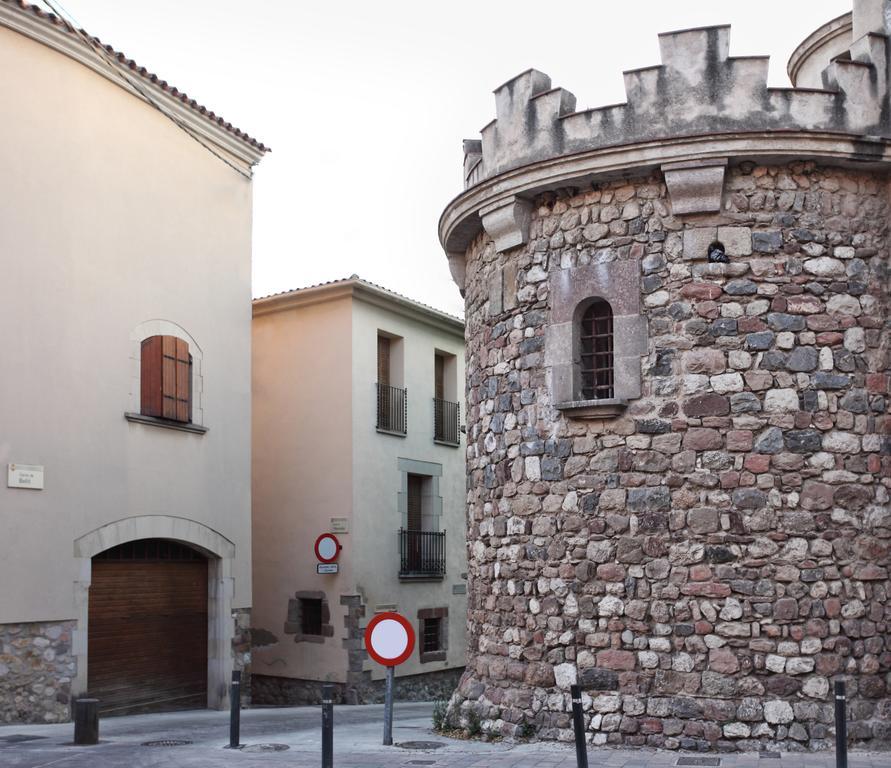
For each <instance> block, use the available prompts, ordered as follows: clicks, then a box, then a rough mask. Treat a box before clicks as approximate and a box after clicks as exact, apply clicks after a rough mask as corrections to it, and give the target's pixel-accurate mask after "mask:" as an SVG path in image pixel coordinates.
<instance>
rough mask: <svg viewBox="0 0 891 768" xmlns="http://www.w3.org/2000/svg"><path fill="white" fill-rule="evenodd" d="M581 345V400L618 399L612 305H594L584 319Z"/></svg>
mask: <svg viewBox="0 0 891 768" xmlns="http://www.w3.org/2000/svg"><path fill="white" fill-rule="evenodd" d="M579 342H580V345H579V373H580V384H581V399H583V400H604V399H608V398H612V397H614V396H615V395H614V386H613V378H614V368H615V366H614V339H613V310H612V307H611V306H610V305H609V302H607V301H604V300H603V299H594V300H593V301H591V303H590V304H589V305H588V307H587V308H586V309H585V311H584V313H583V314H582V316H581V319H580V328H579Z"/></svg>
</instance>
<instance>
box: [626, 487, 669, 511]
mask: <svg viewBox="0 0 891 768" xmlns="http://www.w3.org/2000/svg"><path fill="white" fill-rule="evenodd" d="M670 508H671V496H670V494H669V492H668V488H664V487H662V486H659V487H656V488H629V489H628V509H630V510H631V511H632V512H667V511H668V510H669V509H670Z"/></svg>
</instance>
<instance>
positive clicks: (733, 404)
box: [730, 392, 761, 413]
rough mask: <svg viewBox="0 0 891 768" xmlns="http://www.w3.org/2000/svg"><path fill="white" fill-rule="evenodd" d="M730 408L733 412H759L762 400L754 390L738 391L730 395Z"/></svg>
mask: <svg viewBox="0 0 891 768" xmlns="http://www.w3.org/2000/svg"><path fill="white" fill-rule="evenodd" d="M730 410H731V411H732V412H733V413H758V412H759V411H760V410H761V401H760V400H759V399H758V396H757V395H755V394H753V393H752V392H737V393H735V394H733V395H730Z"/></svg>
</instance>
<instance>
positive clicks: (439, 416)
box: [433, 397, 461, 446]
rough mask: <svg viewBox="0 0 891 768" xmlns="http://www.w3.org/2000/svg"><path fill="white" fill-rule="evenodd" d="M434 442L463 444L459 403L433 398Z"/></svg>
mask: <svg viewBox="0 0 891 768" xmlns="http://www.w3.org/2000/svg"><path fill="white" fill-rule="evenodd" d="M433 442H435V443H442V444H443V445H453V446H454V445H460V444H461V406H460V404H459V403H452V402H450V401H448V400H441V399H439V398H438V397H434V398H433Z"/></svg>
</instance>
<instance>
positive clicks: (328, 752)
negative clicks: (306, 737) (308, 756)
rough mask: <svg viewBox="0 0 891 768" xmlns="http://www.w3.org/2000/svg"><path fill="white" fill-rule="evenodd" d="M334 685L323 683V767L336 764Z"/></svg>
mask: <svg viewBox="0 0 891 768" xmlns="http://www.w3.org/2000/svg"><path fill="white" fill-rule="evenodd" d="M333 697H334V686H333V685H331V683H323V684H322V768H333V766H334V698H333Z"/></svg>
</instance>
